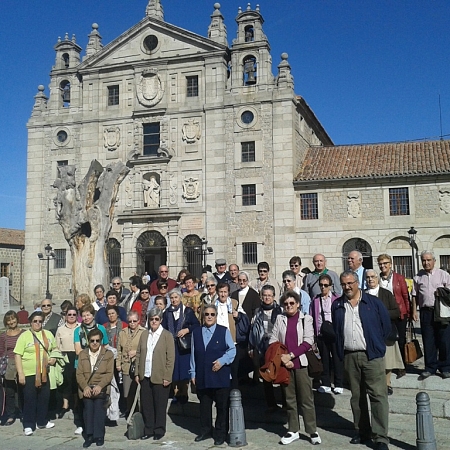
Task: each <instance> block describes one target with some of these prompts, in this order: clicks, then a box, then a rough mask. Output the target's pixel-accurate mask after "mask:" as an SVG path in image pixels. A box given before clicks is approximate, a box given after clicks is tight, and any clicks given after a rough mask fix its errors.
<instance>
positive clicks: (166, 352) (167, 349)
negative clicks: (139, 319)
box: [136, 329, 175, 384]
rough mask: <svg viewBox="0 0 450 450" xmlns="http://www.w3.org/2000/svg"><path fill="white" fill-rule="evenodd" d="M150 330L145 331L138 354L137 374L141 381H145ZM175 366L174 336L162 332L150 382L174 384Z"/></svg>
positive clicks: (156, 348) (154, 351)
mask: <svg viewBox="0 0 450 450" xmlns="http://www.w3.org/2000/svg"><path fill="white" fill-rule="evenodd" d="M148 333H149V332H148V330H144V332H143V333H142V334H141V337H140V339H139V345H138V347H137V352H136V373H137V374H139V379H140V380H143V379H144V374H145V359H146V357H147V341H148ZM174 366H175V343H174V339H173V336H172V334H171V333H170V332H169V331H167V330H164V329H163V330H162V333H161V336H160V337H159V339H158V342H157V344H156V346H155V348H154V350H153V362H152V374H151V376H150V381H151V382H152V383H153V384H163V380H166V381H169V382H172V375H173V368H174Z"/></svg>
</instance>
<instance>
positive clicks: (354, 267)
mask: <svg viewBox="0 0 450 450" xmlns="http://www.w3.org/2000/svg"><path fill="white" fill-rule="evenodd" d="M347 263H348V268H349V269H350V270H351V271H352V272H355V273H356V274H357V275H358V280H359V288H360V289H363V290H364V289H366V288H367V285H366V269H365V268H364V267H363V265H362V263H363V255H362V253H361V252H359V251H358V250H353V251H352V252H350V253H349V254H348V257H347Z"/></svg>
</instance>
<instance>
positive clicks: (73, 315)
mask: <svg viewBox="0 0 450 450" xmlns="http://www.w3.org/2000/svg"><path fill="white" fill-rule="evenodd" d="M66 316H67V317H76V316H77V315H76V313H73V314H66Z"/></svg>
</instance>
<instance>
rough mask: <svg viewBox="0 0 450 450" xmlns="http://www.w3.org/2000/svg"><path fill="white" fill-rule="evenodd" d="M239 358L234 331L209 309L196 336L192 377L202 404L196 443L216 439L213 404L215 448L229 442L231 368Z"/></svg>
mask: <svg viewBox="0 0 450 450" xmlns="http://www.w3.org/2000/svg"><path fill="white" fill-rule="evenodd" d="M235 355H236V348H235V346H234V342H233V338H232V337H231V333H230V330H228V328H226V327H224V326H222V325H217V308H216V307H215V305H207V306H206V307H205V309H204V310H203V326H202V327H201V328H196V329H194V330H193V332H192V344H191V367H190V375H191V381H192V384H193V385H195V386H196V387H197V396H198V399H199V400H200V426H201V432H200V434H199V435H198V436H197V437H196V438H195V442H200V441H203V440H205V439H208V438H211V437H213V436H212V430H213V426H212V404H213V402H215V403H216V410H217V414H216V423H215V427H214V445H222V444H223V443H224V442H225V439H226V437H227V432H228V396H229V392H230V375H231V368H230V365H231V363H232V362H233V360H234V357H235Z"/></svg>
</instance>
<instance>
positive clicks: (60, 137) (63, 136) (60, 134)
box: [56, 130, 67, 143]
mask: <svg viewBox="0 0 450 450" xmlns="http://www.w3.org/2000/svg"><path fill="white" fill-rule="evenodd" d="M56 138H57V139H58V142H61V143H63V142H66V141H67V133H66V132H65V131H64V130H61V131H58V133H57V134H56Z"/></svg>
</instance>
